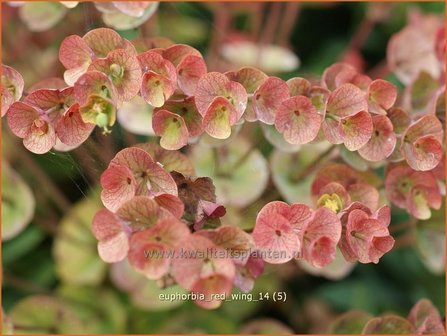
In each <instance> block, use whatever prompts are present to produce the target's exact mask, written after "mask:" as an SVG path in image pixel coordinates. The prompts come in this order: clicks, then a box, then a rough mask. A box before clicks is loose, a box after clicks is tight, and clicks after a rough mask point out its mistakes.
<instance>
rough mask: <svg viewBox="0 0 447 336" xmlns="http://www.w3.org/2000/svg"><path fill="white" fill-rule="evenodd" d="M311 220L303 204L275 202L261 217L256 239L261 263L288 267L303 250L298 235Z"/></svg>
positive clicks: (258, 217)
mask: <svg viewBox="0 0 447 336" xmlns="http://www.w3.org/2000/svg"><path fill="white" fill-rule="evenodd" d="M310 216H311V210H310V209H309V207H307V206H306V205H303V204H294V205H291V206H289V205H288V204H287V203H284V202H279V201H274V202H270V203H268V204H267V205H265V206H264V207H263V208H262V209H261V211H260V212H259V213H258V216H257V218H256V225H255V227H254V230H253V239H254V242H255V245H256V247H257V248H258V249H259V251H260V253H261V255H262V259H264V260H265V261H267V262H269V263H272V264H280V263H285V262H287V261H289V260H291V259H293V258H295V257H297V256H298V254H299V251H300V249H301V245H302V244H301V242H300V239H299V234H300V233H301V231H302V230H303V228H304V227H305V223H306V222H307V221H308V220H309V218H310Z"/></svg>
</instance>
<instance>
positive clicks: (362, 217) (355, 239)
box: [341, 206, 394, 264]
mask: <svg viewBox="0 0 447 336" xmlns="http://www.w3.org/2000/svg"><path fill="white" fill-rule="evenodd" d="M389 222H390V211H389V208H388V206H384V207H382V208H381V209H379V210H378V211H377V212H376V213H374V214H371V213H370V212H369V211H365V210H361V209H353V210H352V211H350V212H349V215H348V218H347V222H346V223H344V229H343V237H342V243H341V251H342V253H343V255H344V257H345V258H346V260H348V261H355V260H358V261H359V262H361V263H370V262H373V263H375V264H377V263H378V262H379V259H380V258H381V257H382V256H383V255H384V254H385V253H387V252H388V251H390V250H391V249H392V247H393V245H394V239H393V237H391V236H390V234H389V231H388V225H389Z"/></svg>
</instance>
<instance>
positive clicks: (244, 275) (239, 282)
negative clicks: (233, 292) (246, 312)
mask: <svg viewBox="0 0 447 336" xmlns="http://www.w3.org/2000/svg"><path fill="white" fill-rule="evenodd" d="M263 272H264V261H263V260H262V258H261V257H259V256H258V255H257V253H256V252H253V253H252V254H251V255H250V257H249V258H248V260H247V262H246V264H245V266H240V265H237V266H236V276H235V278H234V282H233V283H234V285H235V286H236V287H238V288H239V289H240V290H241V291H243V292H245V293H247V292H250V291H251V290H252V289H253V286H254V283H255V279H256V278H258V277H259V276H260V275H261V274H262V273H263Z"/></svg>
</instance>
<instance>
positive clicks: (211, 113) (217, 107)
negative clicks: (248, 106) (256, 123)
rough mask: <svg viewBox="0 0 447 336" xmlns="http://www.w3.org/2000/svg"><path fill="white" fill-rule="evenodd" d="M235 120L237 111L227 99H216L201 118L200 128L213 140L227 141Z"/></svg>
mask: <svg viewBox="0 0 447 336" xmlns="http://www.w3.org/2000/svg"><path fill="white" fill-rule="evenodd" d="M237 120H238V116H237V111H236V110H235V108H234V106H233V105H231V104H230V102H229V101H228V99H226V98H224V97H216V98H214V100H213V101H212V103H211V104H210V105H209V107H208V109H207V111H206V113H205V115H204V116H203V121H202V127H203V129H204V130H205V132H206V133H208V134H209V135H211V136H212V137H213V138H217V139H227V138H228V137H229V136H230V135H231V126H233V125H234V124H235V123H236V121H237Z"/></svg>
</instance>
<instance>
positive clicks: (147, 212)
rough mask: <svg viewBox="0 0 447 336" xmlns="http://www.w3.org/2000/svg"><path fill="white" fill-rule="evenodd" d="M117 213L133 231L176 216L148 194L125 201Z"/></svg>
mask: <svg viewBox="0 0 447 336" xmlns="http://www.w3.org/2000/svg"><path fill="white" fill-rule="evenodd" d="M116 214H117V215H118V217H119V218H120V219H121V220H122V221H123V222H124V223H125V224H126V225H127V226H128V227H129V228H130V229H131V231H133V232H135V231H141V230H142V229H147V228H150V227H152V226H154V225H155V224H156V223H157V222H158V221H160V220H162V219H165V218H175V217H174V216H173V215H172V214H171V213H170V212H169V211H167V210H166V209H164V208H161V207H160V206H159V205H158V204H157V202H156V201H155V200H154V199H152V198H150V197H148V196H135V197H133V198H132V199H130V200H129V201H127V202H126V203H124V204H123V205H122V206H121V207H120V208H119V209H118V211H117V212H116Z"/></svg>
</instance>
